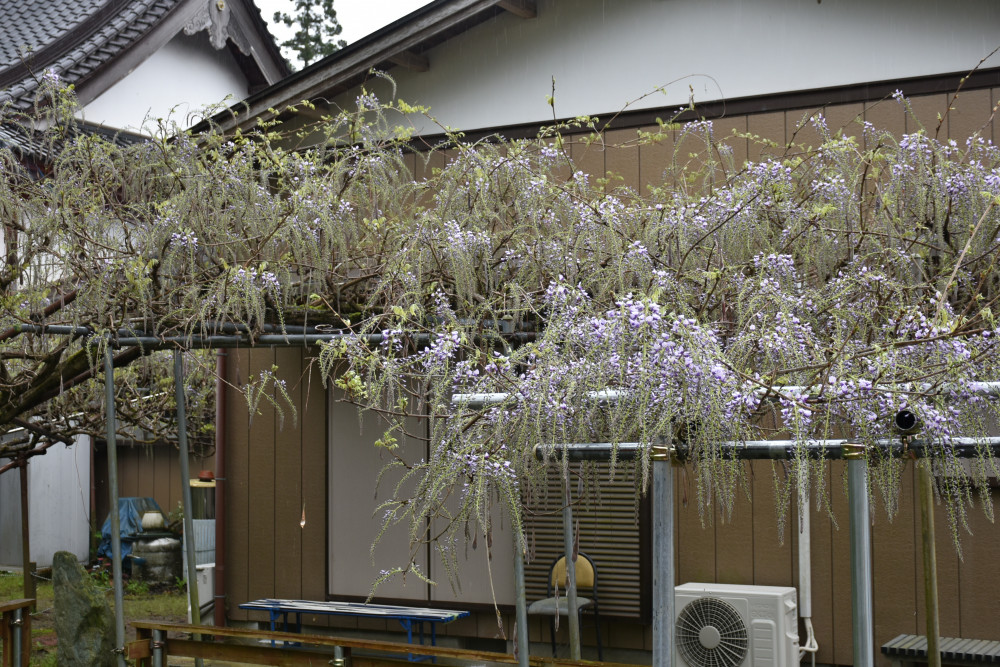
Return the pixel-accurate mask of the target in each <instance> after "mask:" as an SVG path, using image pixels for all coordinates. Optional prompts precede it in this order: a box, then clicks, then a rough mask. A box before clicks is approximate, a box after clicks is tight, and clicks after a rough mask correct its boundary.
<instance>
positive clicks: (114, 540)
mask: <svg viewBox="0 0 1000 667" xmlns="http://www.w3.org/2000/svg"><path fill="white" fill-rule="evenodd" d="M104 405H105V408H104V409H105V417H104V421H105V427H106V431H105V433H106V436H105V438H106V440H107V445H108V495H109V497H110V500H111V561H112V562H111V572H112V574H113V575H114V591H115V657H116V659H117V662H118V667H125V653H124V651H125V609H124V605H125V602H124V599H125V592H124V587H123V585H122V584H123V582H122V534H121V519H120V517H119V516H118V441H117V438H116V431H117V425H116V424H115V362H114V359H113V358H112V356H111V348H110V347H105V348H104Z"/></svg>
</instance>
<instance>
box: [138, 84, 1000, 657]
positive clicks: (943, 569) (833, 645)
mask: <svg viewBox="0 0 1000 667" xmlns="http://www.w3.org/2000/svg"><path fill="white" fill-rule="evenodd" d="M950 99H951V96H950V94H949V95H945V94H944V93H937V94H933V95H925V96H922V97H916V98H913V99H912V101H911V103H912V109H913V115H912V116H908V115H906V114H905V113H904V111H903V109H902V108H901V107H900V106H899V104H897V103H896V102H895V101H893V100H891V99H890V100H881V101H874V102H870V103H860V102H852V103H850V104H841V105H835V106H830V107H826V108H823V109H822V113H823V115H824V117H825V118H826V119H827V123H828V126H829V127H830V129H831V130H832V131H834V132H836V131H837V130H838V129H840V130H841V131H843V132H844V134H846V135H850V136H855V137H861V126H860V124H859V121H866V122H870V123H872V124H874V125H875V126H877V127H879V128H884V129H887V130H890V131H892V132H894V133H897V134H901V133H903V132H913V131H916V130H917V129H918V128H919V127H923V128H925V129H926V130H927V131H928V133H929V134H931V135H933V134H934V131H935V128H937V126H938V124H939V123H940V124H941V131H940V136H941V137H942V138H945V137H948V138H952V139H955V140H956V141H957V142H959V143H960V144H963V143H964V141H965V139H966V138H967V137H968V136H969V134H970V133H972V132H974V131H976V130H978V129H980V128H983V127H985V129H984V130H983V134H984V136H985V137H987V138H989V139H992V138H993V137H994V134H995V133H996V131H997V130H996V128H994V127H992V126H990V125H987V122H988V120H989V118H990V113H991V109H992V105H993V104H995V103H997V102H998V101H1000V89H997V88H992V89H990V88H984V89H979V90H966V91H963V92H962V93H961V95H959V97H958V98H957V100H955V102H954V104H953V105H952V109H951V110H950V111H948V112H947V114H945V112H946V111H947V105H948V102H949V100H950ZM815 112H816V109H815V108H812V109H789V110H783V111H782V110H769V111H766V112H762V113H752V114H748V115H744V116H733V117H727V118H721V119H717V120H716V121H715V135H716V138H717V139H721V140H724V144H725V145H726V146H728V150H729V151H731V154H732V159H733V161H734V163H735V164H736V165H737V166H738V165H740V164H741V163H742V161H743V160H744V159H750V160H757V159H760V158H762V157H767V156H781V155H784V154H785V153H786V151H787V152H789V153H791V152H795V151H797V150H799V149H797V148H794V147H792V148H788V147H787V145H788V142H790V141H791V140H793V139H794V141H795V143H796V144H802V145H804V146H807V147H808V146H816V145H818V143H819V141H820V138H819V135H818V134H817V133H816V131H815V129H813V127H812V126H811V124H810V123H809V121H808V119H809V117H811V116H812V115H813V114H814V113H815ZM939 114H940V115H941V117H940V118H939ZM941 118H943V120H941ZM645 122H647V123H648V122H649V121H648V120H647V121H645ZM636 129H638V128H620V127H619V128H618V129H616V130H614V131H611V132H608V133H607V136H606V137H605V142H603V143H602V142H596V143H592V144H591V145H589V146H585V145H584V144H583V142H581V141H578V140H573V141H571V142H570V148H569V150H570V151H571V153H572V155H573V157H574V158H575V159H577V160H578V164H577V167H578V168H579V169H582V170H584V171H585V172H587V173H589V174H591V176H592V177H593V178H604V177H606V176H607V174H608V172H609V171H611V172H614V173H616V174H619V175H620V176H621V179H620V180H618V181H616V182H618V183H624V184H627V185H629V186H631V187H634V188H636V189H637V190H638V191H639V192H641V193H643V194H647V193H648V188H649V187H651V186H653V187H655V186H657V185H661V184H663V183H664V174H665V173H666V170H667V167H668V166H669V165H670V164H671V163H672V162H673V161H674V160H675V159H676V160H677V161H678V162H679V163H684V162H687V161H689V160H694V161H695V162H697V161H698V160H699V158H697V157H696V158H691V157H690V156H689V155H688V152H690V151H692V150H693V148H692V146H693V144H689V143H688V142H690V141H691V139H690V138H688V139H685V140H684V142H683V143H682V145H681V146H680V147H679V148H675V144H676V142H677V140H678V136H677V135H678V133H677V132H676V131H668V132H666V133H665V134H664V136H663V137H662V141H660V142H659V143H656V144H652V145H645V146H641V147H635V146H631V145H629V142H630V141H631V139H632V138H634V137H635V136H636V134H635V131H636ZM641 129H643V130H646V131H651V130H654V129H655V126H649V125H646V126H643V127H642V128H641ZM734 133H740V134H742V133H749V134H750V135H756V136H759V137H761V138H764V139H767V140H769V141H772V142H774V143H773V145H762V144H761V143H759V142H757V141H752V140H749V141H748V140H747V139H746V138H744V137H741V136H737V134H734ZM445 157H446V156H445V154H444V153H443V152H439V153H435V154H434V155H433V156H432V158H431V160H430V162H429V163H425V162H424V161H423V160H422V159H421V158H420V156H408V157H407V163H408V165H409V166H410V168H411V169H413V170H414V172H415V173H416V175H417V177H419V176H420V175H422V174H425V173H427V171H428V170H430V169H433V168H437V167H441V166H443V165H444V160H445ZM668 185H672V184H670V183H668ZM310 354H311V353H308V352H307V353H305V354H304V355H303V353H302V352H301V351H292V350H284V351H281V352H275V351H273V350H256V351H254V352H253V353H247V352H246V351H240V352H235V351H231V352H230V363H229V373H230V376H229V380H230V382H232V383H233V384H235V385H237V386H239V385H241V384H242V383H243V382H245V381H246V379H247V377H248V376H249V375H251V374H254V373H256V372H258V371H259V370H261V369H265V368H270V366H271V365H272V364H274V363H277V364H278V365H279V366H280V368H281V374H282V376H283V377H285V378H286V380H287V382H288V383H289V386H290V387H295V390H294V394H295V397H296V398H295V400H297V401H300V407H299V409H298V420H299V421H298V422H296V421H295V420H293V419H292V418H291V416H290V415H286V418H285V424H284V428H282V427H281V425H280V424H279V422H280V420H279V419H278V418H277V416H276V415H275V413H274V410H273V408H271V407H269V406H267V405H262V406H261V412H260V414H258V415H256V416H254V418H253V421H252V423H251V422H250V420H249V419H248V415H247V406H246V403H245V401H243V399H242V397H240V396H239V395H238V394H237V393H236V391H235V390H233V389H231V388H230V389H229V398H228V399H227V406H228V421H227V424H226V429H227V441H228V447H229V450H228V454H227V455H228V457H229V461H230V464H229V466H230V467H229V483H228V487H227V488H228V489H229V491H228V496H227V503H228V507H229V508H230V510H229V516H228V517H227V532H226V539H227V541H228V546H229V549H228V553H229V554H230V555H231V557H230V563H229V567H228V569H227V576H226V586H227V593H228V601H227V604H228V612H229V617H230V618H232V619H234V620H245V619H247V615H246V614H245V613H242V612H240V611H239V610H238V609H237V605H238V604H239V603H240V602H242V601H245V600H249V599H253V598H257V597H295V596H299V595H301V596H303V597H306V598H311V599H323V598H324V597H326V595H327V594H328V592H329V593H330V594H332V595H336V594H337V591H336V590H332V589H330V588H328V586H327V563H328V560H329V559H330V558H331V556H330V554H331V548H332V547H331V546H330V545H329V542H330V541H332V540H336V539H341V537H342V536H337V535H330V534H328V528H327V526H328V525H329V522H328V517H327V514H326V513H327V510H328V507H329V503H330V502H331V501H330V494H329V492H328V488H329V487H328V484H329V485H336V484H338V483H339V482H341V481H343V480H344V479H345V476H346V477H350V476H352V475H355V474H356V472H355V471H352V470H343V469H335V470H332V471H331V473H330V474H331V475H332V476H331V478H330V479H329V481H328V480H327V457H328V456H329V453H328V443H327V438H328V437H334V436H335V435H336V434H334V433H330V434H329V435H328V431H327V424H326V418H327V416H326V407H325V406H326V397H325V392H323V390H322V388H321V387H320V384H319V380H318V378H317V377H316V374H315V373H312V374H311V375H310V374H309V372H308V371H309V368H310V365H309V355H310ZM303 373H305V374H306V375H305V377H303V376H302V374H303ZM355 420H356V417H355ZM331 428H339V427H337V426H332V427H331ZM342 444H343V443H342ZM747 467H748V480H749V497H747V495H746V494H744V493H739V494H738V495H737V498H736V502H735V506H734V509H733V513H732V515H731V516H730V517H726V516H723V514H722V513H721V512H720V511H719V510H718V509H715V510H714V511H713V512H712V513H711V514H710V515H709V516H706V517H702V516H701V515H700V513H699V510H698V508H697V498H696V490H695V484H694V481H693V479H692V477H691V473H690V471H689V470H685V469H683V468H679V469H677V470H676V475H677V479H676V489H677V491H676V493H677V497H676V501H677V502H676V513H677V514H676V517H675V518H676V535H675V548H676V550H677V579H678V583H683V582H690V581H701V582H723V583H740V584H760V585H783V586H796V587H797V585H798V579H797V576H798V573H797V568H798V562H797V556H796V554H797V551H796V548H797V543H798V535H797V527H796V521H795V516H796V511H797V508H796V507H795V506H794V502H793V506H792V507H789V508H787V511H788V517H789V518H788V523H787V526H786V527H785V531H784V539H783V540H782V539H781V537H780V536H779V531H778V527H777V521H776V515H777V508H776V507H775V502H776V497H775V492H774V477H775V476H776V475H777V476H779V477H780V476H782V475H784V471H783V468H782V466H780V465H778V464H775V465H772V464H771V463H770V462H755V463H753V464H747ZM827 470H828V473H827V474H828V480H827V484H828V488H829V489H830V495H831V499H832V510H833V514H834V517H835V519H834V518H831V516H830V515H829V514H828V513H827V511H826V508H823V507H820V506H818V505H817V504H814V505H813V507H812V510H811V511H812V517H811V518H812V532H811V537H812V573H813V624H814V626H815V628H816V632H817V635H818V640H819V644H820V652H819V654H818V655H817V662H819V663H828V664H850V662H851V660H852V645H851V644H852V626H851V609H850V606H851V603H850V562H849V561H850V559H849V532H848V528H849V526H848V520H849V519H848V513H847V499H846V495H845V492H844V489H845V484H844V471H845V467H844V465H843V464H842V463H832V464H830V465H829V466H828V469H827ZM136 474H138V473H136ZM913 481H914V476H913V467H912V464H909V463H908V464H907V465H906V468H905V470H904V472H903V488H902V491H901V494H902V495H901V500H900V510H899V513H898V514H897V516H896V517H895V518H894V519H893V520H892V521H891V522H890V521H889V520H888V519H887V517H886V516H885V513H884V510H883V508H882V505H881V501H878V507H877V509H876V511H875V514H874V518H873V522H874V523H873V544H872V554H873V559H874V575H875V579H874V585H875V594H874V599H875V638H874V641H875V643H876V646H878V645H880V644H881V643H883V642H885V641H887V640H888V639H891V638H892V637H893V636H895V635H896V634H899V633H916V632H922V628H923V622H924V618H923V592H922V584H921V577H922V563H921V556H920V550H919V548H918V545H919V540H920V527H919V516H918V512H917V510H916V509H915V499H914V492H913ZM154 483H158V482H155V480H154ZM372 483H374V478H373V479H372ZM630 488H631V487H630V486H629V487H628V488H627V489H626V488H625V487H624V486H623V487H622V488H618V487H615V486H609V487H608V488H607V490H605V491H602V493H604V494H605V497H606V498H611V497H615V498H617V501H616V502H617V504H619V505H621V507H626V506H627V507H628V509H627V512H625V513H623V514H622V515H621V516H618V515H615V519H614V521H616V522H617V521H619V520H621V521H623V523H624V524H625V526H624V528H622V530H623V531H624V532H623V533H621V534H620V533H619V532H618V531H619V528H621V527H620V526H619V525H618V524H617V523H616V524H615V525H614V528H613V530H611V531H610V532H609V529H608V528H606V527H605V526H604V525H603V524H602V521H605V519H607V516H605V515H607V514H608V510H606V508H604V507H602V508H601V510H600V511H599V512H596V511H595V510H594V508H593V507H591V508H588V507H587V506H586V504H584V505H583V506H581V507H580V508H578V509H577V517H578V519H579V521H580V525H581V537H580V539H581V549H583V550H585V551H593V552H594V553H595V555H598V556H599V560H598V567H599V568H600V576H601V582H602V590H601V599H602V602H604V601H606V602H605V604H603V605H602V609H603V610H604V611H605V613H606V614H607V617H608V620H607V621H606V622H605V625H604V627H603V628H602V634H603V637H604V641H605V645H607V646H614V647H620V648H633V649H645V650H648V649H649V648H650V630H649V625H648V624H646V623H644V622H643V621H642V620H641V617H642V616H643V615H644V613H645V612H644V611H642V610H641V605H640V604H638V603H637V601H636V600H635V599H628V595H634V593H629V592H628V591H635V590H636V589H637V588H641V587H642V586H643V585H646V586H648V581H643V580H642V579H641V578H638V579H637V574H636V573H638V572H639V571H641V570H642V568H643V567H644V565H643V563H642V559H641V558H640V557H639V556H638V554H639V553H641V548H640V544H641V543H642V541H643V540H642V531H641V530H639V529H638V528H636V527H634V524H633V522H632V520H631V517H632V512H633V510H632V507H631V505H629V502H630V501H629V502H626V500H627V496H628V495H629V494H630V493H631V491H630ZM998 501H1000V498H998V497H997V495H996V492H994V502H995V503H996V502H998ZM303 504H304V505H305V509H306V516H307V523H306V526H305V527H304V528H300V527H299V525H298V523H299V520H300V517H301V512H302V505H303ZM335 511H337V512H339V511H341V510H339V509H335ZM614 511H623V510H621V508H618V509H616V510H614ZM644 516H645V517H646V519H645V520H648V515H644ZM969 517H970V518H969V527H970V529H971V531H972V533H973V534H971V535H963V548H964V560H960V559H959V558H958V556H957V555H956V552H955V549H954V546H953V544H952V541H951V536H950V534H949V531H948V529H947V521H946V518H945V516H944V513H943V511H942V510H941V508H940V507H939V508H938V509H937V517H936V518H937V522H938V537H937V540H938V541H937V556H938V570H939V578H940V581H939V595H940V600H941V631H942V633H943V634H945V635H951V636H963V637H971V638H980V639H994V640H998V639H1000V623H997V620H996V618H997V616H996V615H997V610H998V606H997V600H998V599H1000V578H997V577H996V576H994V575H993V570H994V569H995V565H996V563H997V562H998V561H1000V535H998V533H997V528H996V526H995V525H994V524H992V523H990V522H989V521H988V520H987V519H986V518H985V517H984V515H983V513H982V508H981V507H979V505H978V500H977V505H976V506H975V507H971V508H969ZM362 518H363V519H364V520H366V521H367V520H368V519H367V518H366V517H357V516H355V517H354V518H353V519H352V520H361V519H362ZM542 524H545V525H546V526H548V527H547V528H545V530H541V529H540V528H539V526H542ZM531 525H532V526H534V527H535V533H534V535H533V536H529V539H533V541H534V542H533V543H534V556H535V561H534V562H533V563H531V564H529V566H528V577H529V581H530V582H531V583H530V584H529V586H531V589H530V590H531V591H532V593H535V594H537V591H538V590H539V587H540V585H542V584H541V582H543V581H544V573H543V571H544V568H545V567H547V565H548V562H549V560H550V557H551V556H552V555H553V554H554V553H555V552H556V551H558V549H559V545H561V541H560V540H559V539H557V538H556V535H557V534H558V532H559V530H561V523H560V522H559V521H558V518H557V517H556V516H555V515H553V516H552V517H548V518H544V519H543V518H536V519H533V520H532V524H531ZM529 530H531V529H530V528H529ZM630 530H632V531H633V532H632V533H630V534H628V536H627V537H625V536H624V535H625V534H626V533H629V531H630ZM543 533H544V534H543ZM608 535H611V536H613V539H614V540H616V541H617V543H618V544H620V545H621V549H620V553H621V556H620V557H618V558H615V557H614V556H613V553H614V552H613V550H612V549H611V547H608V546H605V545H604V544H602V543H600V540H602V539H603V540H607V539H609V538H608ZM594 540H597V542H594ZM540 573H541V574H540ZM331 585H332V584H331ZM619 586H620V587H621V588H622V589H623V590H625V591H626V594H625V597H621V595H622V593H621V591H615V590H614V588H615V587H619ZM616 596H619V597H616ZM421 597H423V599H426V597H425V596H421ZM503 611H504V612H505V613H504V616H503V617H504V619H505V624H506V627H507V628H508V629H509V628H510V627H511V622H512V618H511V616H510V614H509V611H510V610H509V608H506V607H505V608H503ZM629 617H632V618H629ZM306 620H307V622H310V623H315V624H318V625H327V624H334V625H337V626H338V627H352V628H357V627H362V626H359V625H358V624H357V623H356V622H353V621H351V620H345V621H339V622H336V623H328V622H327V621H326V620H322V619H306ZM365 627H367V626H365ZM362 629H363V628H362ZM376 629H379V630H395V628H391V627H387V626H385V625H380V626H379V627H378V628H376ZM445 634H452V635H460V636H477V637H481V638H491V637H495V636H497V625H496V617H495V614H494V613H491V612H481V613H478V614H474V615H473V617H472V618H471V619H469V620H466V621H463V622H462V623H460V624H455V625H454V626H450V629H448V628H446V629H445ZM564 634H565V629H563V630H560V638H561V640H562V641H565V637H564ZM531 639H532V640H533V641H547V640H548V629H547V623H546V624H545V625H544V627H543V625H542V623H541V621H533V624H532V626H531ZM584 641H585V642H586V643H589V644H592V643H593V641H594V637H593V630H592V628H591V627H590V624H589V623H587V624H586V625H585V627H584ZM876 655H877V656H878V651H877V650H876ZM876 662H877V663H878V664H879V665H885V666H887V665H888V664H889V663H888V661H885V660H883V659H882V658H881V657H880V656H878V657H877V658H876Z"/></svg>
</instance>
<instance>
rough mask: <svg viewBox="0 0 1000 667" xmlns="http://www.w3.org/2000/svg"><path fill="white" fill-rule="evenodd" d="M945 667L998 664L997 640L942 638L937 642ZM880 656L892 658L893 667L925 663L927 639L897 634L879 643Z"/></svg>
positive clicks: (999, 651) (999, 643) (999, 646)
mask: <svg viewBox="0 0 1000 667" xmlns="http://www.w3.org/2000/svg"><path fill="white" fill-rule="evenodd" d="M938 648H939V649H940V650H941V663H942V664H944V665H1000V641H993V640H990V639H962V638H960V637H941V638H940V639H939V640H938ZM882 654H883V655H885V656H886V657H887V658H892V664H893V667H901V666H902V665H910V664H914V663H925V664H926V663H927V637H925V636H924V635H899V636H898V637H896V638H894V639H892V640H890V641H888V642H886V643H885V644H882Z"/></svg>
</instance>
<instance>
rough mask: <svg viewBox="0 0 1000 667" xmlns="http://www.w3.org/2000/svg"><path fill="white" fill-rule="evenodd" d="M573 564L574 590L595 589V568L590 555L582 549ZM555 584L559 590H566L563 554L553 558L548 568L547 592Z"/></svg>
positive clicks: (550, 590) (554, 586)
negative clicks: (574, 570)
mask: <svg viewBox="0 0 1000 667" xmlns="http://www.w3.org/2000/svg"><path fill="white" fill-rule="evenodd" d="M574 565H576V590H580V589H581V588H589V589H591V590H596V589H597V568H595V567H594V561H593V560H591V558H590V556H588V555H587V554H585V553H583V552H582V551H581V552H579V553H578V554H577V559H576V561H575V562H574ZM557 586H558V587H559V589H561V590H566V557H565V556H560V557H559V558H557V559H555V560H554V561H553V562H552V566H551V567H550V568H549V593H550V594H551V593H552V589H553V588H556V587H557Z"/></svg>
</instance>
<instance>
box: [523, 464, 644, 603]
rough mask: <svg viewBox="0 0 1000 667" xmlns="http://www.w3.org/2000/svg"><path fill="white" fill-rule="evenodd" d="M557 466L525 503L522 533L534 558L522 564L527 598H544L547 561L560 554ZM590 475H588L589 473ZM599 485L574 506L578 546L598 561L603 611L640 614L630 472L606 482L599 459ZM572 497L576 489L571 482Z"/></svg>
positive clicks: (561, 528)
mask: <svg viewBox="0 0 1000 667" xmlns="http://www.w3.org/2000/svg"><path fill="white" fill-rule="evenodd" d="M559 475H560V472H559V470H558V466H555V465H554V466H553V469H552V470H550V471H549V483H548V488H547V489H546V490H545V491H542V492H540V493H539V494H538V495H539V496H540V497H538V498H534V499H533V501H532V502H531V503H530V506H529V508H528V512H527V513H526V517H525V529H526V537H527V540H528V549H529V552H532V551H533V556H534V558H533V560H532V562H530V563H528V564H527V565H526V566H525V569H524V579H525V588H526V592H527V597H528V601H529V602H530V601H532V600H537V599H539V598H543V597H545V594H546V582H545V578H546V576H547V575H548V569H549V565H550V564H551V563H552V561H553V560H554V559H555V558H558V557H559V556H560V555H562V553H563V525H562V511H561V510H562V502H561V500H562V482H561V481H560V477H559ZM588 478H589V479H592V478H593V475H588ZM596 479H597V480H598V481H599V483H600V490H599V491H596V490H593V489H591V490H588V491H586V492H585V493H584V494H583V496H582V498H579V499H578V500H579V502H577V503H576V504H575V505H574V508H573V521H574V523H578V525H579V531H580V551H583V552H584V553H586V554H587V555H589V556H590V557H591V558H593V559H594V564H595V565H596V566H597V577H598V596H599V597H598V599H599V601H600V605H601V614H602V615H605V614H607V615H615V616H622V617H626V618H640V598H641V595H640V591H641V586H642V582H641V580H640V553H639V525H638V522H637V519H636V509H635V508H636V504H635V484H634V482H633V479H632V475H624V474H620V473H619V474H618V475H616V479H615V481H614V482H609V481H608V466H607V464H598V473H597V475H596ZM573 489H574V491H573V493H574V499H577V498H576V496H577V495H578V494H579V492H580V490H579V488H578V486H577V485H576V484H574V486H573Z"/></svg>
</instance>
